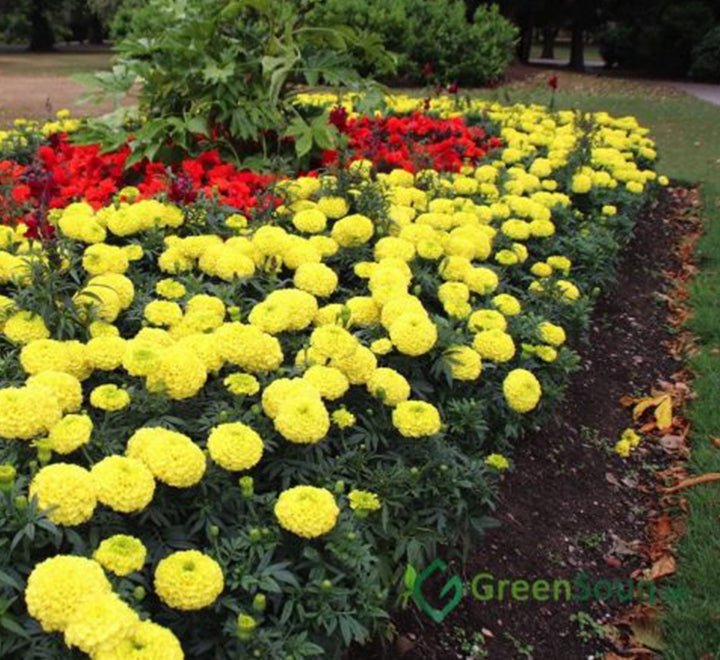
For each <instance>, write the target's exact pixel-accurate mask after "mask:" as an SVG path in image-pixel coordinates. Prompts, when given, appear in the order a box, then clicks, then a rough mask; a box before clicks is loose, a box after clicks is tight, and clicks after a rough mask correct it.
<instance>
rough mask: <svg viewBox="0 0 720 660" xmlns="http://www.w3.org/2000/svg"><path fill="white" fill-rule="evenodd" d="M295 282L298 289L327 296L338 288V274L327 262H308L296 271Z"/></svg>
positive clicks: (322, 296) (323, 296)
mask: <svg viewBox="0 0 720 660" xmlns="http://www.w3.org/2000/svg"><path fill="white" fill-rule="evenodd" d="M293 283H294V284H295V286H296V287H297V288H298V289H301V290H303V291H307V292H308V293H312V294H313V295H315V296H319V297H321V298H325V297H327V296H329V295H331V294H332V293H333V292H334V291H335V289H336V288H337V285H338V276H337V274H336V273H335V271H334V270H333V269H332V268H329V267H328V266H326V265H325V264H313V263H307V264H302V265H301V266H300V267H299V268H298V269H297V270H296V271H295V276H294V278H293Z"/></svg>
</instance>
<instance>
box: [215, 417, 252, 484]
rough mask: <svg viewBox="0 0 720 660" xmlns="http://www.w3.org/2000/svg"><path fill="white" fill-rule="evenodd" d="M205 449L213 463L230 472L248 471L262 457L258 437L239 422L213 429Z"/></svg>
mask: <svg viewBox="0 0 720 660" xmlns="http://www.w3.org/2000/svg"><path fill="white" fill-rule="evenodd" d="M207 447H208V451H209V452H210V457H211V458H212V459H213V461H215V462H216V463H217V464H218V465H219V466H220V467H222V468H225V469H226V470H230V471H232V472H237V471H239V470H249V469H250V468H251V467H254V466H255V465H257V464H258V463H259V462H260V459H261V458H262V455H263V441H262V440H261V438H260V436H259V435H258V434H257V433H256V432H255V431H254V430H253V429H251V428H250V427H249V426H246V425H245V424H242V423H241V422H231V423H229V424H220V425H218V426H216V427H214V428H213V429H212V431H211V432H210V437H209V438H208V443H207Z"/></svg>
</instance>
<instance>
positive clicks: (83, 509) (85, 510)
mask: <svg viewBox="0 0 720 660" xmlns="http://www.w3.org/2000/svg"><path fill="white" fill-rule="evenodd" d="M29 495H30V497H31V498H32V497H37V499H38V507H39V508H40V509H42V510H44V511H46V512H47V517H48V518H49V519H50V520H52V522H54V523H55V524H56V525H68V526H72V525H80V524H82V523H84V522H87V521H88V520H90V518H92V515H93V513H94V512H95V506H96V504H97V494H96V492H95V486H94V484H93V480H92V478H91V477H90V473H89V472H88V471H87V470H86V469H85V468H81V467H80V466H79V465H71V464H69V463H54V464H52V465H47V466H46V467H44V468H42V469H41V470H40V471H39V472H38V473H37V474H36V475H35V477H33V480H32V481H31V482H30V489H29Z"/></svg>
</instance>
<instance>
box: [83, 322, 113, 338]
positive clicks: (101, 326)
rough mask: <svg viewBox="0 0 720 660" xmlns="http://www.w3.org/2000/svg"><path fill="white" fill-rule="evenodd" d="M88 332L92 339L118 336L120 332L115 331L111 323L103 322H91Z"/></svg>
mask: <svg viewBox="0 0 720 660" xmlns="http://www.w3.org/2000/svg"><path fill="white" fill-rule="evenodd" d="M88 332H89V333H90V337H92V338H93V339H94V338H95V337H119V336H120V330H118V329H117V326H114V325H113V324H112V323H105V321H93V322H92V323H91V324H90V325H89V326H88Z"/></svg>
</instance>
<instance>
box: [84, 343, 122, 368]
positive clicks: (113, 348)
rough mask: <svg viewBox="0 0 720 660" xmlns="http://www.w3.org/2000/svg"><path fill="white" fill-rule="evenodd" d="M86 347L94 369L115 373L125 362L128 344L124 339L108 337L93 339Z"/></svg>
mask: <svg viewBox="0 0 720 660" xmlns="http://www.w3.org/2000/svg"><path fill="white" fill-rule="evenodd" d="M86 346H87V348H86V353H87V357H88V360H89V362H90V364H91V365H92V366H93V368H95V369H100V370H102V371H114V370H115V369H117V368H118V367H119V366H120V365H121V364H122V362H123V357H124V355H125V351H126V349H127V342H126V340H125V339H123V338H122V337H115V336H111V335H106V336H100V337H93V338H92V339H91V340H90V341H89V342H88V343H87V345H86Z"/></svg>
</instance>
